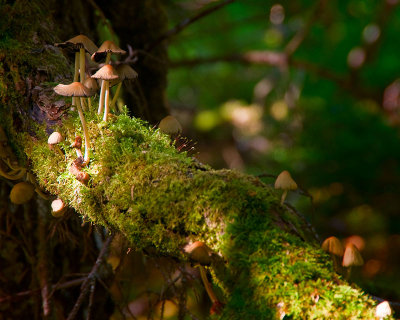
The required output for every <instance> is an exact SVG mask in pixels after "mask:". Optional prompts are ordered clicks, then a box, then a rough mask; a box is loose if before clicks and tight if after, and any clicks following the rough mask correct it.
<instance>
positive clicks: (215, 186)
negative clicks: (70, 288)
mask: <svg viewBox="0 0 400 320" xmlns="http://www.w3.org/2000/svg"><path fill="white" fill-rule="evenodd" d="M150 4H151V5H150ZM99 5H100V6H101V7H102V8H103V10H104V13H105V14H106V15H107V16H109V17H110V19H111V21H112V23H113V26H114V27H115V30H116V31H118V32H119V33H120V38H121V43H122V44H127V43H132V44H133V45H135V46H137V47H139V48H145V44H146V42H147V41H148V39H154V38H156V37H157V36H158V35H159V34H160V33H162V32H163V31H164V29H165V17H164V15H163V14H162V9H161V7H160V1H155V0H154V1H134V2H130V1H121V2H119V3H116V2H115V3H114V1H111V3H110V2H107V6H106V2H104V4H103V2H99ZM128 5H129V6H130V8H129V10H128V9H127V6H128ZM103 6H104V7H103ZM106 7H107V9H106ZM61 9H64V10H65V11H61ZM118 13H121V14H122V18H121V19H118V16H117V14H118ZM132 13H134V14H133V15H134V16H136V15H138V16H137V17H138V18H137V19H136V20H135V19H134V20H132V25H130V20H129V17H132V15H130V14H132ZM1 16H2V17H4V21H3V24H2V26H1V29H0V31H2V32H1V33H2V34H4V35H5V37H4V38H3V39H2V40H1V43H0V90H1V91H0V99H1V100H0V101H1V104H2V105H1V109H0V119H1V120H0V124H1V125H2V126H3V128H4V129H5V130H6V133H7V137H8V143H9V144H10V145H11V147H12V148H13V149H12V150H13V153H14V154H16V155H17V157H18V161H19V166H20V167H24V168H27V170H28V171H29V172H33V173H34V174H35V176H36V179H37V184H38V186H40V187H41V188H42V189H43V190H45V191H46V192H50V193H51V194H53V195H56V196H58V197H60V198H62V199H63V200H64V201H65V202H66V203H67V204H68V205H69V206H70V207H72V208H74V209H75V210H76V211H77V212H78V213H79V214H80V215H81V216H83V217H86V218H87V219H89V220H90V221H91V222H92V223H94V224H97V225H102V226H104V227H106V228H107V229H108V230H110V231H111V230H112V231H115V232H118V233H122V234H123V235H124V236H125V237H126V238H127V239H128V241H129V242H130V244H131V245H132V246H133V247H134V248H136V249H137V250H143V251H145V252H146V253H147V254H148V255H150V256H160V255H161V256H168V257H171V258H173V259H174V260H176V261H188V257H187V255H186V254H185V253H184V251H183V248H184V246H185V245H186V244H187V243H190V242H193V241H203V242H205V243H207V245H208V246H209V247H210V248H211V250H212V254H211V258H212V259H211V260H212V262H211V265H210V266H209V267H208V270H209V271H211V273H212V279H213V283H214V289H215V290H216V295H217V298H218V300H219V301H220V302H221V304H223V305H224V306H223V307H221V308H217V309H219V312H220V313H219V316H218V317H217V318H220V319H272V318H274V317H277V318H280V319H282V318H283V317H284V316H285V314H286V315H287V316H292V317H293V318H318V319H322V318H325V319H343V318H346V319H349V318H352V319H356V318H358V319H372V318H373V317H374V310H373V305H374V302H373V301H372V300H371V299H370V298H369V297H368V296H367V295H366V294H364V293H362V291H361V290H359V289H358V288H356V287H355V286H351V285H350V284H348V283H346V282H345V281H343V280H342V279H341V278H340V277H339V276H338V275H337V274H335V272H334V271H333V268H332V263H331V261H330V260H329V256H327V255H326V254H324V253H323V252H321V250H320V249H319V243H318V242H317V241H316V240H315V237H314V234H313V232H312V230H310V228H309V226H308V224H307V223H306V221H305V220H304V218H302V217H301V215H300V214H299V213H297V212H296V211H295V210H294V209H293V208H291V207H290V206H287V205H286V204H284V205H280V200H279V196H280V195H279V194H278V193H277V192H276V191H275V190H273V189H272V188H271V187H270V186H268V185H265V184H263V183H262V182H261V181H259V180H258V179H257V178H254V177H251V176H247V175H244V174H241V173H238V172H235V171H230V170H220V171H215V170H212V169H211V168H209V167H206V166H203V165H201V164H199V163H197V162H196V161H195V160H193V159H191V158H190V157H188V156H187V155H186V154H185V153H180V152H178V151H177V150H175V148H174V146H173V145H171V144H170V140H169V137H167V136H165V135H163V134H160V133H159V132H157V131H154V130H153V129H151V128H150V127H149V125H148V124H147V123H144V122H143V121H140V120H138V119H135V118H130V117H129V116H127V115H120V116H116V117H113V119H111V121H110V122H108V123H107V124H106V123H104V122H103V123H102V122H101V120H100V119H99V118H98V117H97V115H96V114H95V113H94V112H86V114H85V117H87V121H88V127H89V132H90V136H91V145H92V146H93V149H92V150H91V152H92V160H91V162H90V163H89V165H88V166H87V167H86V168H84V169H82V170H84V171H85V172H87V173H88V174H89V176H90V181H89V184H88V185H84V184H82V183H80V182H79V181H77V180H76V179H75V177H74V176H73V175H71V174H70V172H69V167H70V165H71V163H72V161H73V160H75V158H76V156H75V150H73V148H71V147H70V144H71V143H72V141H73V140H74V138H75V135H76V133H80V132H81V128H80V127H79V125H78V123H79V122H78V115H77V113H76V112H69V111H68V109H69V107H70V101H69V100H68V99H66V100H64V99H61V98H60V97H59V96H57V95H55V94H54V93H53V91H52V87H53V86H54V83H55V82H59V81H60V80H63V81H67V79H72V76H71V74H72V72H71V71H72V69H73V68H72V65H71V62H70V61H68V60H67V59H66V57H65V56H63V54H62V52H61V51H60V50H59V49H56V48H55V47H54V46H53V43H55V42H59V41H60V35H62V37H63V38H62V39H61V40H65V38H66V37H69V36H73V35H74V34H70V35H68V36H67V35H66V34H65V33H66V30H69V31H71V32H74V33H77V32H76V31H77V30H78V29H79V31H80V30H86V31H87V30H90V26H91V25H94V24H95V20H96V19H95V17H94V16H93V13H90V8H89V6H88V4H87V3H84V4H81V3H80V2H78V1H72V7H71V8H67V7H66V3H62V5H59V2H46V3H43V2H42V1H11V2H10V1H9V2H5V3H4V2H3V4H2V5H1ZM60 21H62V22H63V24H62V25H60V24H59V23H60ZM66 21H70V24H69V25H68V26H67V27H65V28H63V27H62V26H65V22H66ZM149 21H151V22H152V23H151V24H149V25H148V26H147V27H146V23H147V22H149ZM15 26H18V28H16V27H15ZM56 26H58V27H56ZM89 34H92V35H94V32H93V31H91V32H90V31H89ZM131 34H132V35H133V37H132V38H131V36H130V35H131ZM151 54H152V55H154V56H156V58H157V59H158V60H159V61H162V66H157V67H154V65H152V62H150V60H147V56H146V54H145V56H146V58H145V59H143V62H142V65H140V66H138V68H137V69H138V72H139V81H140V86H141V90H142V93H143V95H142V99H141V100H140V101H141V103H143V105H142V106H141V107H143V108H142V109H143V110H147V114H146V119H147V120H150V121H155V119H156V118H158V117H160V116H161V115H163V114H165V103H164V101H163V99H162V97H163V95H164V89H165V77H166V70H167V69H166V67H165V66H166V65H167V57H166V53H165V48H162V47H160V48H159V50H156V51H153V52H152V53H151ZM149 59H150V58H149ZM138 101H139V100H138ZM136 107H137V106H135V108H136ZM135 110H137V109H135ZM154 110H156V111H155V113H154V114H155V115H154V116H152V114H153V111H154ZM55 128H58V130H59V131H61V132H62V134H63V136H64V138H65V141H64V142H63V144H62V149H63V150H64V152H65V157H62V156H60V155H59V154H57V153H55V152H53V150H50V149H49V148H48V146H47V134H48V131H51V130H53V129H55ZM3 150H6V149H4V148H3V149H2V151H3ZM7 157H9V158H10V157H11V154H7V153H5V154H4V152H2V158H1V161H3V162H4V163H6V162H5V160H6V158H7ZM3 162H2V164H3ZM6 169H7V168H6ZM8 169H10V168H8ZM3 181H5V179H3ZM12 184H14V182H13V181H8V180H7V181H6V182H4V183H3V188H4V189H5V190H6V191H5V192H7V191H8V190H7V189H9V186H11V185H12ZM4 185H5V186H4ZM7 208H13V206H8V205H7ZM36 219H40V215H38V216H37V217H36ZM28 224H29V222H28ZM78 226H79V225H78V224H76V225H75V228H77V227H78ZM35 227H36V228H38V233H40V234H41V235H40V236H42V233H43V229H41V228H44V226H43V225H40V224H38V223H37V222H35V223H34V226H32V227H30V228H28V230H29V231H30V232H31V231H32V232H34V231H33V230H32V229H33V228H35ZM78 234H80V233H79V232H78ZM26 236H27V237H31V234H30V233H29V234H27V235H26ZM40 241H42V244H43V239H42V240H40ZM27 242H29V240H27ZM27 256H28V257H30V255H29V254H28V255H27ZM38 259H39V260H40V262H35V259H32V260H31V263H32V264H36V263H43V259H44V258H43V256H42V255H40V256H38ZM6 260H7V259H6ZM11 260H12V259H11V258H9V259H8V260H7V261H11ZM27 260H28V258H27ZM91 261H93V258H92V259H91ZM38 266H39V265H38ZM0 272H1V271H0ZM38 274H39V275H42V277H39V280H34V279H32V281H34V282H35V283H36V284H38V282H39V283H40V284H41V287H43V286H44V287H45V286H46V281H47V280H46V279H48V278H49V275H48V273H46V272H43V270H41V271H40V272H39V273H38ZM1 275H2V274H1V273H0V276H1ZM8 288H9V287H8ZM12 289H13V288H10V290H12ZM42 292H43V291H42ZM47 294H48V293H45V294H42V296H43V295H47ZM61 301H62V300H61ZM41 304H42V303H41ZM50 305H51V301H50V300H49V301H46V306H47V307H48V306H50ZM26 308H27V309H26V310H29V308H30V306H26ZM48 308H50V307H48ZM61 309H62V308H61ZM214 309H215V308H214ZM46 312H48V313H50V314H51V310H50V311H46ZM53 312H54V313H53V316H54V317H56V315H55V314H56V313H55V311H53ZM60 312H63V313H64V314H65V310H62V311H60ZM22 314H23V313H22ZM40 317H41V316H40V315H39V311H37V310H36V318H40ZM104 317H105V314H103V318H104ZM99 319H100V317H99Z"/></svg>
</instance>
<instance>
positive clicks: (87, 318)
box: [86, 279, 96, 320]
mask: <svg viewBox="0 0 400 320" xmlns="http://www.w3.org/2000/svg"><path fill="white" fill-rule="evenodd" d="M95 289H96V279H92V280H91V284H90V295H89V305H88V312H87V317H86V320H90V318H91V317H90V315H91V311H92V307H93V301H94V291H95Z"/></svg>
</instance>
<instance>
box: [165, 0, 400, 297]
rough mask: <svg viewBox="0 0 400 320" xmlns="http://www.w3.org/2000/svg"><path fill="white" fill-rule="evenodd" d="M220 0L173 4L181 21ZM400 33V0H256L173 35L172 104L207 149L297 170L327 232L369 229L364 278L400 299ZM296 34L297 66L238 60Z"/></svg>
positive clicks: (214, 159) (244, 162)
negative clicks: (394, 84)
mask: <svg viewBox="0 0 400 320" xmlns="http://www.w3.org/2000/svg"><path fill="white" fill-rule="evenodd" d="M215 3H216V1H169V2H168V6H167V10H168V12H169V15H170V23H171V26H173V25H175V24H176V23H178V22H179V21H181V20H182V19H184V18H187V17H190V16H194V15H195V14H197V13H198V12H199V11H201V10H202V9H204V8H206V7H208V6H212V5H215ZM398 30H400V6H398V2H397V1H396V0H386V1H377V0H369V1H361V0H351V1H336V2H335V1H323V0H322V1H281V2H272V1H265V0H251V1H235V2H233V3H232V4H229V5H227V6H225V7H223V8H222V9H220V10H218V11H216V12H214V13H212V14H210V15H208V16H206V17H204V18H203V19H201V20H199V21H197V22H196V23H194V24H192V25H190V26H189V27H187V28H186V29H184V30H183V32H182V33H180V34H179V35H178V36H176V37H174V38H172V39H171V41H170V43H169V54H170V59H171V61H172V66H173V68H172V69H171V70H170V73H169V86H168V90H169V91H168V97H169V101H170V104H171V107H172V113H173V114H175V115H176V116H177V117H178V119H179V120H180V121H181V122H182V124H183V126H184V128H185V129H184V131H185V135H187V136H189V137H190V138H192V139H193V140H195V141H198V145H197V151H198V154H197V156H198V158H199V159H200V160H201V161H205V162H208V163H210V164H212V165H214V166H215V167H227V166H228V167H232V168H238V169H240V170H243V171H247V172H251V173H253V174H256V175H257V174H261V173H270V174H274V175H277V174H279V172H280V171H282V170H284V169H287V170H289V171H290V172H291V173H292V176H293V177H294V178H295V179H296V180H297V181H298V183H299V185H300V186H302V187H303V188H304V189H306V190H308V191H309V192H310V193H311V195H313V197H314V201H313V205H311V204H310V201H309V199H308V198H305V197H303V196H300V195H299V194H294V195H292V196H289V202H292V203H293V204H295V205H296V206H298V207H300V208H301V210H302V211H303V212H304V213H305V214H307V217H308V219H309V220H311V221H312V223H313V224H314V225H315V226H316V229H317V231H318V232H319V233H320V234H321V236H322V237H328V236H330V235H335V236H337V237H339V238H341V239H345V238H346V237H350V236H354V235H357V236H359V238H360V239H361V240H362V245H363V248H362V254H363V256H364V258H365V261H366V264H365V266H364V267H363V269H362V270H361V271H360V272H359V275H358V278H357V281H358V283H359V284H360V285H362V286H364V287H365V288H368V290H370V291H371V292H372V293H375V294H376V295H380V296H383V297H385V298H387V299H400V290H398V289H397V288H398V287H399V284H400V283H399V280H398V278H396V277H395V275H396V273H398V272H400V258H399V257H400V246H399V244H400V241H399V238H400V218H399V217H400V215H399V214H398V211H399V209H398V208H400V197H399V196H398V192H399V190H400V170H399V167H400V139H399V124H400V121H399V110H400V109H399V108H400V89H398V88H397V87H396V86H394V87H393V86H390V85H391V84H393V83H395V81H396V79H397V78H398V77H399V71H400V59H399V58H398V56H399V46H400V45H399V42H398ZM296 38H297V39H300V41H299V45H298V47H295V50H294V53H293V54H292V55H290V56H289V58H288V66H287V68H282V66H279V65H271V64H270V65H260V64H252V63H249V64H244V63H242V61H240V59H238V58H237V57H236V58H232V57H233V56H234V55H243V54H245V53H247V52H250V51H253V50H258V51H263V52H265V51H267V50H268V51H270V50H272V51H274V52H284V50H285V48H286V49H287V48H288V46H290V45H291V44H290V43H291V41H293V39H296ZM288 44H289V45H288ZM210 60H212V61H210ZM396 88H397V89H396ZM227 105H228V107H227ZM227 110H228V115H227ZM264 181H265V182H267V183H273V179H268V178H265V180H264ZM351 239H354V237H353V238H351ZM350 241H352V240H350Z"/></svg>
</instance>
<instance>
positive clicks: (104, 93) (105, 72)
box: [92, 64, 118, 121]
mask: <svg viewBox="0 0 400 320" xmlns="http://www.w3.org/2000/svg"><path fill="white" fill-rule="evenodd" d="M92 78H95V79H101V80H103V82H102V85H101V91H100V100H99V109H98V114H101V112H102V111H103V105H102V102H103V99H102V97H104V116H103V120H104V121H107V117H108V113H109V110H110V103H109V98H110V85H109V83H110V80H115V79H118V73H117V71H116V70H115V69H114V68H113V66H112V65H110V64H106V65H105V66H103V67H102V68H100V69H99V70H98V71H97V72H96V73H95V74H94V75H93V76H92Z"/></svg>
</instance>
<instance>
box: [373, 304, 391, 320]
mask: <svg viewBox="0 0 400 320" xmlns="http://www.w3.org/2000/svg"><path fill="white" fill-rule="evenodd" d="M391 314H392V309H391V308H390V304H389V302H387V301H383V302H381V303H380V304H378V305H377V306H376V309H375V317H377V318H380V319H381V318H385V317H387V316H390V315H391Z"/></svg>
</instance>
